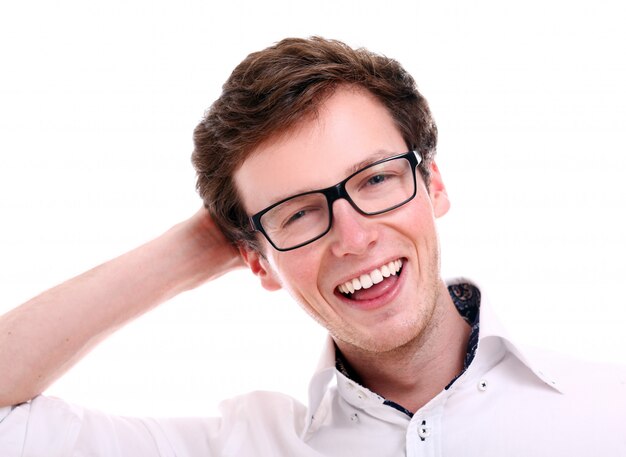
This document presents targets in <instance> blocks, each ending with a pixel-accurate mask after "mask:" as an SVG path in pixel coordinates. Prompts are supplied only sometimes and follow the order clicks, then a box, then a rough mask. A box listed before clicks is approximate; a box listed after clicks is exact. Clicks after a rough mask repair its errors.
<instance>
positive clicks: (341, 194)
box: [323, 179, 365, 219]
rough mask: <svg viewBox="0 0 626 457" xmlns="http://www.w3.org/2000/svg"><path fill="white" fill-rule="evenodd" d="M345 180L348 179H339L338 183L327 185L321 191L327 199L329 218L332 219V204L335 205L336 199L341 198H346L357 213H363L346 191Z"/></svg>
mask: <svg viewBox="0 0 626 457" xmlns="http://www.w3.org/2000/svg"><path fill="white" fill-rule="evenodd" d="M347 181H348V179H346V180H344V181H341V182H340V183H337V184H335V185H334V186H331V187H328V188H327V189H324V191H323V193H324V195H325V196H326V200H327V201H328V212H329V215H330V217H331V219H332V214H333V206H334V205H335V202H337V201H338V200H342V199H343V200H346V201H347V202H348V203H349V204H350V206H352V208H353V209H354V210H355V211H356V212H357V213H359V214H365V213H364V212H363V211H362V210H361V208H359V207H358V206H357V204H356V203H355V202H354V200H353V199H352V197H351V196H350V194H349V193H348V190H347V189H346V182H347Z"/></svg>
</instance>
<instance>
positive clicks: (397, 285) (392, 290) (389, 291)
mask: <svg viewBox="0 0 626 457" xmlns="http://www.w3.org/2000/svg"><path fill="white" fill-rule="evenodd" d="M405 266H406V265H403V266H402V270H401V271H400V275H399V276H395V278H396V279H395V281H394V282H393V283H392V284H390V285H389V286H388V287H387V288H386V289H385V290H384V291H383V293H382V294H381V295H379V296H378V297H376V298H372V299H369V300H350V299H349V298H346V297H345V296H343V295H342V294H341V293H340V292H335V295H337V296H338V297H339V298H340V299H341V301H342V302H343V303H345V304H347V305H348V306H350V307H352V308H356V309H359V310H363V311H370V310H375V309H378V308H382V307H384V306H385V305H387V304H389V303H391V302H392V301H393V300H394V299H395V298H396V296H397V295H398V294H399V293H400V289H401V287H402V284H403V283H404V276H405V275H404V273H405Z"/></svg>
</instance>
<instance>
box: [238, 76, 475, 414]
mask: <svg viewBox="0 0 626 457" xmlns="http://www.w3.org/2000/svg"><path fill="white" fill-rule="evenodd" d="M406 150H407V147H406V144H405V143H404V140H403V139H402V136H401V134H400V132H399V130H398V129H397V127H396V126H395V124H394V122H393V119H392V117H391V116H390V114H389V113H388V111H387V110H386V109H385V108H384V106H383V105H382V104H380V103H379V102H378V101H376V100H375V99H374V98H373V97H372V96H371V95H370V94H368V93H366V92H364V91H362V90H358V89H352V88H340V89H338V90H337V91H336V93H335V94H333V96H331V97H330V98H329V99H328V100H327V101H326V102H325V104H324V105H323V106H322V108H321V110H320V112H319V115H318V116H317V117H316V118H314V119H311V120H308V121H304V122H303V123H302V124H301V125H300V126H299V127H298V128H296V129H295V130H292V131H290V132H287V133H286V134H282V135H281V136H279V137H277V138H274V139H271V140H270V141H268V142H266V143H265V144H263V145H261V146H260V147H259V148H257V150H255V151H254V153H253V154H252V155H251V156H250V157H249V158H248V159H247V160H246V161H245V162H244V163H243V165H242V166H241V167H240V168H239V169H238V170H237V172H236V173H235V183H236V185H237V187H238V190H239V192H240V194H241V196H242V201H243V203H244V206H245V209H246V211H248V213H249V214H253V213H256V212H257V211H260V210H262V209H263V208H265V207H267V206H269V205H270V204H272V203H274V202H276V201H278V200H280V199H282V198H284V197H287V196H289V195H294V194H296V193H299V192H303V191H307V190H313V189H319V188H324V187H327V186H329V185H333V184H335V183H337V182H339V181H340V180H342V179H343V178H345V177H346V176H347V175H349V174H350V172H351V171H353V170H354V169H355V168H359V167H362V166H363V165H364V164H367V163H369V162H372V161H375V160H378V159H380V158H383V157H388V156H391V155H395V154H398V153H403V152H406ZM268 170H272V172H268ZM417 185H418V191H417V196H416V197H415V198H414V199H413V200H411V201H410V202H409V203H407V204H406V205H404V206H402V207H400V208H398V209H396V210H394V211H391V212H388V213H384V214H381V215H378V216H374V217H371V216H369V217H366V216H362V215H360V214H359V213H357V212H356V211H355V210H354V209H353V208H352V207H351V206H350V204H349V203H348V202H347V201H345V200H338V201H336V202H335V203H334V205H333V213H334V219H333V227H332V229H331V230H330V232H329V233H328V234H327V235H325V236H324V237H322V238H321V239H319V240H317V241H315V242H313V243H311V244H309V245H307V246H304V247H302V248H299V249H296V250H293V251H287V252H279V251H276V250H274V249H272V248H271V246H270V245H269V243H267V241H265V240H264V243H265V245H264V249H263V254H261V253H259V252H255V251H249V250H242V256H243V258H244V260H245V261H246V263H247V264H248V266H249V267H250V269H251V270H252V271H253V272H254V273H255V274H256V275H257V276H258V277H259V278H260V280H261V283H262V285H263V286H264V287H265V288H266V289H268V290H276V289H279V288H285V289H286V290H288V292H289V293H290V294H291V295H292V296H293V297H294V299H295V300H296V301H297V302H298V303H299V304H300V305H301V306H302V307H303V308H304V309H305V310H306V311H307V312H308V313H309V314H310V315H311V316H312V317H313V318H314V319H316V320H317V321H318V322H319V323H321V324H322V325H323V326H324V327H326V328H327V329H328V330H329V332H330V333H331V335H332V337H333V338H334V340H335V342H336V344H337V346H338V347H339V349H340V350H341V351H342V353H343V354H344V356H345V357H346V359H347V360H348V362H349V363H350V364H351V365H352V367H353V368H354V369H356V371H357V373H358V374H359V375H360V376H361V378H362V380H363V381H364V382H365V384H366V386H367V387H369V388H370V389H372V390H375V391H376V392H378V393H379V394H381V395H383V396H385V397H386V398H388V399H391V400H394V401H397V402H399V403H401V404H403V405H404V406H405V407H408V408H409V409H412V410H416V409H417V408H419V407H420V406H421V405H423V404H424V403H425V402H426V401H428V399H430V398H432V396H434V395H436V393H437V392H438V391H440V390H441V388H443V387H444V386H445V385H446V384H447V383H448V382H449V381H450V380H451V379H452V378H453V377H454V376H455V375H456V374H458V373H459V372H460V371H461V369H462V359H463V354H464V352H465V345H466V344H467V338H468V335H469V326H468V325H467V324H466V323H465V322H464V321H463V320H462V318H461V317H460V316H459V314H458V312H457V311H456V309H455V308H454V305H453V304H452V301H451V299H450V296H449V294H448V293H447V289H446V286H445V284H444V282H443V281H442V279H441V277H440V267H439V259H440V255H439V241H438V237H437V230H436V227H435V219H436V218H437V217H441V216H443V215H444V214H446V212H447V211H448V209H449V207H450V203H449V200H448V196H447V194H446V190H445V186H444V185H443V181H442V179H441V175H440V173H439V170H438V169H437V166H436V165H435V164H434V163H433V164H432V166H431V184H430V188H429V189H426V187H425V185H424V183H423V181H422V180H421V178H419V179H418V184H417ZM396 259H402V261H403V268H402V273H401V275H400V276H399V277H392V278H391V279H390V280H386V281H383V283H381V285H380V286H379V287H378V289H377V292H376V293H375V294H374V297H370V299H368V300H364V301H362V302H360V301H354V300H349V299H346V298H345V297H343V296H341V295H340V294H338V293H337V286H338V285H339V284H341V283H343V282H345V281H347V280H350V279H351V278H354V277H357V276H359V275H360V274H363V273H367V272H370V271H372V270H373V269H374V268H379V267H380V266H382V265H384V264H386V263H388V262H389V261H392V260H396ZM399 367H401V368H402V369H400V370H399V369H398V368H399ZM425 370H428V371H425ZM425 372H427V373H429V376H428V377H421V376H416V374H419V373H425Z"/></svg>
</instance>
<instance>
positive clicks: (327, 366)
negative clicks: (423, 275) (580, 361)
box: [305, 277, 562, 429]
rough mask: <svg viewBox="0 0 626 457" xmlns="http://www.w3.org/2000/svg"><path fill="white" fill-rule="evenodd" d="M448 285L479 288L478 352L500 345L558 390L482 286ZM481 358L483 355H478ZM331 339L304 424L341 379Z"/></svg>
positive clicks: (312, 387)
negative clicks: (500, 316)
mask: <svg viewBox="0 0 626 457" xmlns="http://www.w3.org/2000/svg"><path fill="white" fill-rule="evenodd" d="M446 284H447V285H448V287H450V286H463V285H470V286H473V287H475V288H476V289H477V290H478V291H480V305H479V306H480V314H479V321H480V330H479V337H478V349H477V351H478V353H480V352H487V351H490V350H491V349H490V348H493V347H499V346H504V349H505V351H508V352H510V353H511V354H513V355H514V356H515V357H517V358H518V359H519V360H520V361H521V362H522V363H523V364H524V365H525V366H526V367H527V368H528V369H529V370H530V371H531V372H532V373H534V375H535V376H536V377H537V378H539V379H540V380H542V381H543V382H544V383H545V384H547V385H548V386H550V387H551V388H553V389H555V390H556V391H558V392H561V393H562V390H561V387H560V384H559V383H557V381H556V379H555V378H554V377H553V376H551V375H549V374H547V371H546V369H545V368H544V367H541V368H540V366H541V362H542V360H541V356H540V355H539V353H536V352H533V351H532V350H529V349H527V348H523V347H522V346H521V345H519V344H516V343H514V342H513V340H512V339H511V338H510V337H509V336H508V334H507V332H506V330H505V329H504V327H503V326H502V324H501V323H500V321H499V319H498V317H497V316H496V314H495V313H494V311H493V309H492V307H491V305H490V304H489V301H488V299H487V297H486V296H485V294H484V291H483V289H482V288H481V287H480V286H479V285H478V284H477V283H476V282H475V281H472V280H469V279H467V278H463V277H459V278H454V279H451V280H448V281H446ZM481 358H484V357H481ZM335 363H336V353H335V343H334V341H333V339H332V338H331V337H330V335H328V336H327V338H326V342H325V345H324V349H323V351H322V355H321V357H320V360H319V363H318V366H317V369H316V371H315V373H314V375H313V377H312V379H311V382H310V384H309V412H310V414H309V417H308V423H307V427H306V428H305V429H308V426H309V425H310V423H311V419H312V418H313V416H314V415H315V414H317V413H318V412H319V411H320V409H323V400H324V397H325V395H326V392H327V391H328V387H329V384H330V382H331V381H332V380H333V379H339V378H340V377H341V378H342V379H343V377H344V375H342V374H341V373H340V372H339V371H337V369H336V366H335Z"/></svg>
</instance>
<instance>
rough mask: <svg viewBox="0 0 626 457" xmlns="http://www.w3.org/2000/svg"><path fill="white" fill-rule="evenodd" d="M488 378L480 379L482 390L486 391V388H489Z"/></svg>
mask: <svg viewBox="0 0 626 457" xmlns="http://www.w3.org/2000/svg"><path fill="white" fill-rule="evenodd" d="M487 385H488V384H487V380H486V379H481V380H480V381H478V386H477V387H478V390H480V391H481V392H484V391H485V390H487Z"/></svg>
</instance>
